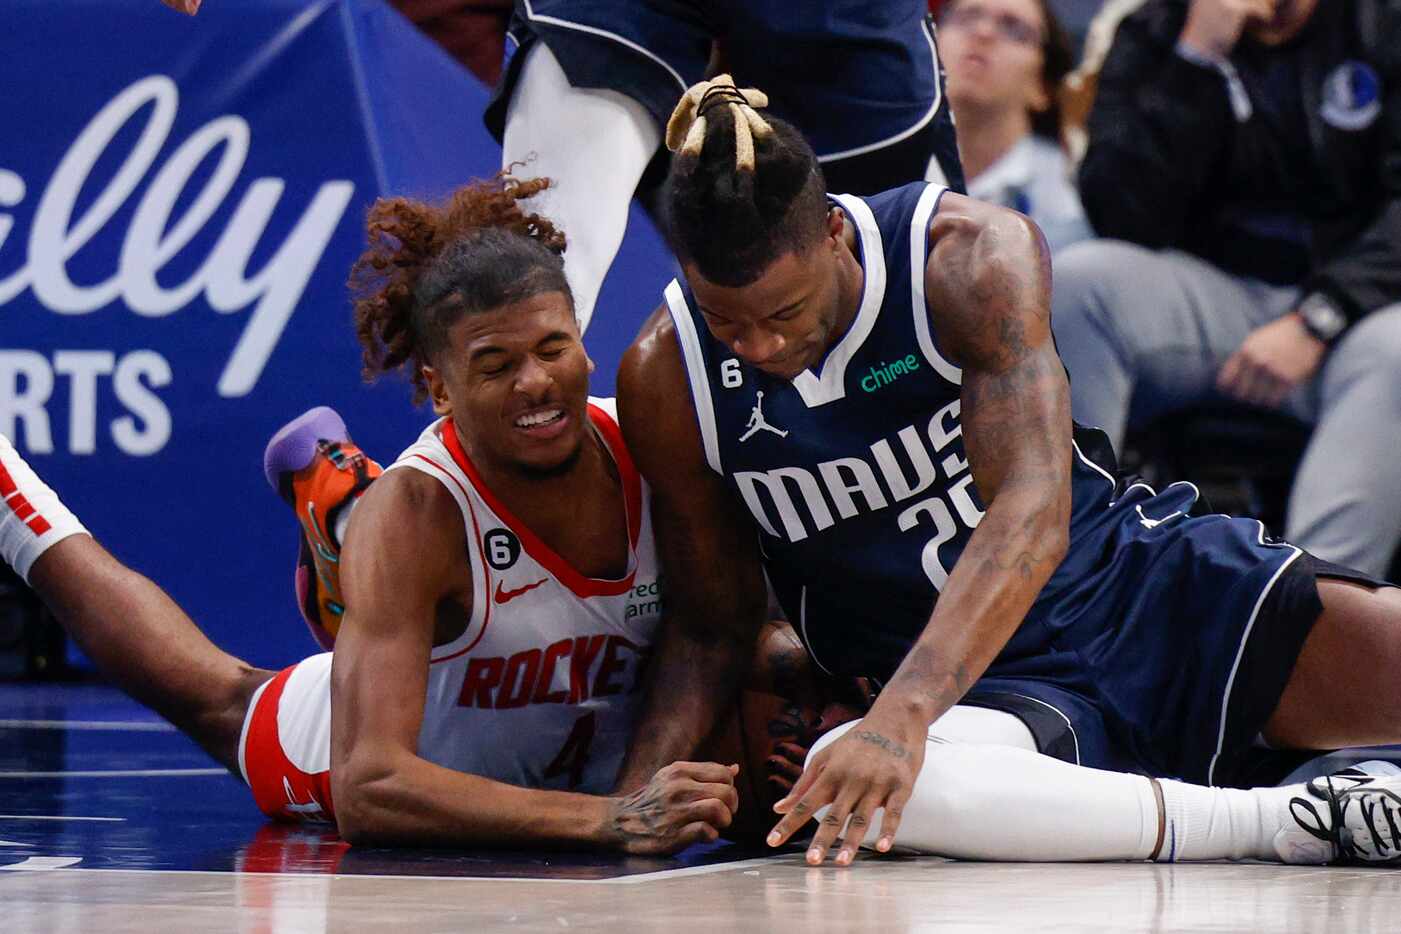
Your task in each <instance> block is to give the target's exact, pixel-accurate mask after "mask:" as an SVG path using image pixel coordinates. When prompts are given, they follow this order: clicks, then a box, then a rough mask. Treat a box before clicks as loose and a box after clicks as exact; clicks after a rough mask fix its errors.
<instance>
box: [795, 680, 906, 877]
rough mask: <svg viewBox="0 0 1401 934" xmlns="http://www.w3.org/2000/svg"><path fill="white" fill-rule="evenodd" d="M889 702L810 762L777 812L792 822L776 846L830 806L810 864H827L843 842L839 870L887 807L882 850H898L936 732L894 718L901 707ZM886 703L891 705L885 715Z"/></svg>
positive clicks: (809, 856)
mask: <svg viewBox="0 0 1401 934" xmlns="http://www.w3.org/2000/svg"><path fill="white" fill-rule="evenodd" d="M888 698H889V695H888V694H886V695H882V699H881V700H877V701H876V704H875V706H874V707H872V708H871V712H870V713H869V714H867V715H866V717H865V719H863V720H862V721H861V722H860V723H858V724H857V725H856V726H854V727H852V728H851V729H850V730H848V731H847V732H846V734H845V735H844V736H842V737H841V738H840V739H838V740H837V741H836V742H834V743H832V744H831V745H830V746H828V747H826V748H825V749H823V750H822V751H821V752H819V753H817V755H815V756H813V757H812V759H811V760H809V762H808V764H807V768H806V769H805V770H804V771H803V776H802V778H801V779H799V780H798V783H797V785H795V786H794V787H793V790H792V791H791V792H789V793H788V796H787V797H785V798H784V799H783V800H782V801H780V802H778V803H777V804H775V805H774V810H775V811H777V812H778V813H779V814H782V815H784V816H783V819H782V820H780V821H779V822H778V824H777V825H776V826H775V827H774V829H773V832H772V833H770V834H769V837H768V844H769V846H779V845H781V844H782V843H783V842H784V841H786V840H787V839H788V838H789V837H791V836H792V835H793V834H794V833H795V832H797V831H798V830H799V829H801V828H802V826H803V825H804V824H806V823H807V822H808V821H809V820H811V819H812V818H813V817H814V816H815V815H816V814H817V812H818V811H820V810H821V809H822V808H824V807H828V805H830V807H828V810H827V813H826V815H825V816H824V817H823V818H822V822H821V826H819V827H818V830H817V833H816V834H815V835H814V836H813V838H812V843H811V844H810V845H809V846H808V852H807V861H808V863H809V864H810V865H813V866H817V865H820V864H821V863H822V861H823V860H824V859H825V858H826V856H827V851H828V849H829V848H830V847H831V846H832V844H833V843H834V842H835V841H836V839H837V838H838V837H839V836H840V837H841V839H842V846H841V850H840V852H838V854H837V865H839V866H846V865H848V864H849V863H850V862H851V861H852V859H853V858H854V857H855V855H856V850H857V848H858V847H860V846H861V842H862V840H864V839H865V837H866V833H867V831H868V830H869V829H870V825H871V821H872V819H873V816H874V814H875V812H876V810H877V809H878V808H884V809H885V815H884V818H883V819H882V821H881V829H880V838H879V839H878V840H877V841H876V849H877V850H878V851H879V852H882V853H884V852H886V851H888V850H889V849H890V847H891V846H892V845H893V844H894V842H895V831H896V829H897V828H898V827H899V826H900V812H901V811H902V810H903V809H904V807H905V802H906V801H908V800H909V798H910V793H911V792H912V791H913V790H914V786H915V778H916V777H918V775H919V769H920V766H922V765H923V764H924V741H925V734H926V732H927V731H928V725H927V724H926V723H924V722H923V720H922V718H920V717H913V716H911V715H909V714H901V713H893V712H892V711H894V710H897V709H898V708H897V707H896V706H895V704H894V703H893V702H890V701H888V700H887V699H888ZM882 700H887V706H885V708H884V709H882Z"/></svg>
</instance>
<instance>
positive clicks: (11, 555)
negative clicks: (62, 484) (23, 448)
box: [0, 436, 88, 583]
mask: <svg viewBox="0 0 1401 934" xmlns="http://www.w3.org/2000/svg"><path fill="white" fill-rule="evenodd" d="M0 496H3V497H4V499H5V505H4V507H3V508H0V557H3V558H4V559H5V563H6V564H8V565H9V566H10V567H12V568H14V569H15V573H16V574H18V575H19V576H20V577H22V578H24V581H25V583H28V582H29V569H30V568H32V567H33V566H34V562H35V561H38V560H39V556H40V555H42V554H43V553H44V552H46V551H48V550H49V549H50V548H52V547H53V546H54V545H57V544H58V543H59V542H61V541H63V540H64V539H65V538H67V537H68V536H70V535H78V534H83V535H86V534H87V531H88V530H87V529H85V528H83V524H82V523H81V522H79V521H78V517H77V516H75V515H73V513H71V512H69V511H68V507H67V506H65V505H63V503H61V502H59V499H58V494H56V493H55V492H54V491H53V490H51V489H49V487H48V486H47V485H46V484H45V483H44V481H43V480H40V479H39V477H38V475H37V474H35V473H34V471H33V470H31V469H30V467H29V465H28V464H26V463H25V462H24V458H22V457H20V455H19V452H18V451H16V450H15V447H14V445H12V444H11V443H10V440H9V439H8V438H6V437H4V436H0Z"/></svg>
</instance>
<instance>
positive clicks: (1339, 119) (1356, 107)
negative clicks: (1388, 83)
mask: <svg viewBox="0 0 1401 934" xmlns="http://www.w3.org/2000/svg"><path fill="white" fill-rule="evenodd" d="M1381 86H1382V83H1381V79H1380V78H1379V77H1378V76H1377V73H1376V71H1374V70H1373V69H1372V66H1370V65H1368V64H1367V63H1366V62H1359V61H1347V62H1343V63H1342V64H1341V65H1339V66H1338V67H1337V68H1334V69H1333V70H1332V71H1331V72H1330V73H1329V74H1328V77H1327V78H1326V79H1324V81H1323V106H1322V107H1321V108H1319V115H1320V116H1322V117H1323V120H1324V122H1326V123H1327V124H1328V125H1329V126H1331V127H1333V128H1334V129H1337V130H1344V131H1347V132H1356V131H1358V130H1365V129H1366V128H1367V127H1369V126H1371V125H1372V124H1373V123H1374V122H1376V119H1377V117H1378V116H1379V115H1380V114H1381V112H1382V102H1381V97H1382V95H1381Z"/></svg>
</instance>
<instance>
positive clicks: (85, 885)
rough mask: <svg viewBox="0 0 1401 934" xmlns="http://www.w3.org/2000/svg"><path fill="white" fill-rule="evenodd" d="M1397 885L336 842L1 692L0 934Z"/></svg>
mask: <svg viewBox="0 0 1401 934" xmlns="http://www.w3.org/2000/svg"><path fill="white" fill-rule="evenodd" d="M1398 919H1401V874H1398V873H1396V872H1392V871H1387V870H1364V869H1311V868H1292V867H1280V866H1269V865H1232V864H1215V865H1178V866H1150V865H1141V864H1109V865H1046V864H988V863H955V862H947V861H942V860H937V859H882V860H876V859H868V860H863V861H860V862H858V863H857V864H856V865H855V866H852V867H851V868H849V869H845V870H841V869H836V868H834V867H823V868H820V869H811V868H808V867H806V866H805V865H803V863H802V859H801V854H800V853H797V852H793V853H788V854H783V855H779V856H769V855H761V854H756V853H755V852H753V851H746V850H743V849H741V848H738V847H733V846H728V845H725V846H718V847H711V848H701V849H697V850H695V851H691V852H688V853H686V854H683V856H682V857H681V858H679V859H669V860H640V859H623V858H616V857H608V856H590V855H571V854H550V853H515V854H511V853H488V852H480V851H478V852H471V853H450V852H441V851H389V850H362V849H349V848H347V847H346V846H345V845H344V844H343V843H341V842H340V841H339V840H338V839H336V837H335V836H334V835H333V834H330V833H327V832H325V831H323V830H318V829H315V828H288V827H282V826H276V825H271V824H268V823H266V822H265V821H263V820H262V818H261V816H260V815H259V814H258V813H257V811H256V809H255V808H254V807H253V805H252V803H251V800H250V799H249V798H248V794H247V791H246V790H245V789H244V788H243V787H242V785H241V783H240V782H239V781H238V780H236V779H234V778H232V777H231V776H229V775H227V774H225V773H222V772H221V771H220V770H219V769H217V768H213V767H212V764H211V763H210V762H209V760H208V759H207V758H205V757H204V756H203V754H202V753H200V752H199V750H197V749H195V748H194V747H193V746H192V745H191V744H190V743H189V742H188V741H186V740H185V739H184V737H182V736H180V735H179V734H178V733H175V732H173V731H171V730H169V729H168V728H166V727H165V726H164V725H163V724H161V723H159V722H158V721H155V720H153V719H151V717H150V716H149V714H146V713H145V712H144V711H142V710H140V708H138V707H136V706H135V705H134V704H131V703H130V702H129V701H126V700H125V699H123V698H121V697H120V696H119V695H117V694H115V692H112V691H110V690H107V689H102V688H91V687H87V688H81V687H80V688H38V689H36V688H33V687H19V686H9V687H0V932H4V934H11V932H13V934H27V932H45V934H48V932H54V934H66V932H82V934H88V932H111V934H122V932H133V934H135V932H141V934H166V932H170V934H176V932H178V934H186V932H205V931H209V932H223V931H229V932H238V934H253V932H258V934H261V932H309V934H312V932H314V934H322V932H338V931H356V930H371V931H390V930H392V931H395V932H396V934H397V932H400V931H402V932H404V934H408V932H415V934H417V932H431V931H469V932H474V934H476V932H487V931H570V930H582V931H610V932H618V931H677V932H693V931H694V932H719V934H740V932H749V931H804V932H826V931H881V932H902V931H952V932H960V931H969V932H972V931H1105V932H1110V931H1112V932H1121V931H1220V932H1240V931H1251V932H1296V931H1299V932H1306V931H1320V932H1322V931H1329V932H1334V931H1377V932H1393V931H1396V930H1398V927H1399V925H1398Z"/></svg>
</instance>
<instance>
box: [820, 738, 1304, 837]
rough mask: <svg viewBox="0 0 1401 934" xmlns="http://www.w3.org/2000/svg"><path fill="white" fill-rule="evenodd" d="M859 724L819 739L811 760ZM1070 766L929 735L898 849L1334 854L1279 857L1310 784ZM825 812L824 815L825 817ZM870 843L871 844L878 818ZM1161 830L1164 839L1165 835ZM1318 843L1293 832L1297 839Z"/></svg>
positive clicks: (1023, 751) (1015, 750) (1013, 750)
mask: <svg viewBox="0 0 1401 934" xmlns="http://www.w3.org/2000/svg"><path fill="white" fill-rule="evenodd" d="M859 726H860V721H856V722H854V723H851V724H844V725H843V726H841V727H838V728H837V729H836V730H833V731H832V732H831V733H828V734H827V735H825V736H823V737H822V739H820V740H819V741H818V742H817V743H816V744H814V746H813V750H812V752H813V753H816V752H817V751H818V750H820V749H822V748H823V747H825V746H826V745H828V744H829V743H831V742H833V741H835V740H836V739H837V738H838V737H839V736H840V735H842V734H843V733H844V732H846V731H847V730H849V729H853V728H857V727H859ZM1153 784H1154V783H1153V781H1152V780H1150V779H1148V778H1145V777H1144V776H1142V775H1131V774H1128V773H1123V772H1107V771H1104V770H1101V769H1091V768H1085V767H1083V766H1077V765H1071V764H1069V763H1067V762H1062V761H1061V760H1059V759H1053V758H1051V757H1050V756H1043V755H1041V754H1039V753H1035V752H1030V751H1028V750H1026V749H1018V748H1013V747H1010V746H996V745H980V744H979V745H975V744H970V743H963V742H958V743H949V742H945V741H943V740H941V739H938V738H934V737H931V738H930V740H929V742H928V744H927V746H926V748H925V758H924V766H923V768H922V769H921V770H920V773H919V777H918V778H917V779H916V781H915V788H914V793H913V794H912V795H911V796H910V800H909V801H908V802H907V803H906V805H905V811H904V816H903V817H902V819H901V821H900V829H899V832H898V833H897V834H896V837H895V845H896V847H898V848H902V849H908V850H915V851H918V852H922V853H932V854H935V855H938V856H950V857H954V858H956V859H978V860H996V861H1047V862H1079V861H1107V860H1146V859H1149V858H1153V855H1154V852H1155V850H1156V852H1157V855H1156V859H1157V860H1158V861H1159V862H1170V861H1176V862H1182V861H1187V860H1218V859H1262V860H1270V861H1275V862H1278V861H1280V860H1281V859H1282V858H1283V859H1288V861H1289V862H1321V861H1324V860H1325V859H1326V858H1327V856H1328V855H1330V854H1329V852H1326V847H1318V846H1314V847H1304V848H1301V849H1296V850H1295V851H1294V852H1285V853H1281V852H1280V851H1279V850H1278V849H1277V840H1279V839H1280V837H1279V832H1280V830H1281V829H1286V828H1293V827H1295V822H1294V820H1293V818H1292V817H1291V816H1290V814H1289V801H1290V799H1292V798H1294V797H1297V796H1298V795H1300V794H1301V793H1302V790H1303V786H1301V785H1293V786H1289V787H1285V788H1257V789H1252V790H1250V791H1240V790H1236V789H1232V788H1206V787H1202V786H1197V785H1187V784H1184V783H1182V782H1176V781H1171V780H1163V779H1160V780H1158V787H1159V788H1161V790H1162V795H1163V813H1164V814H1165V815H1166V820H1165V821H1163V820H1161V819H1160V817H1159V808H1158V798H1157V795H1156V794H1155V792H1154V790H1153ZM822 813H823V812H822V811H819V812H818V814H819V817H820V816H821V814H822ZM877 814H878V816H877V817H876V818H875V819H874V820H872V822H871V827H870V830H869V831H868V832H867V835H866V839H865V841H864V845H865V846H868V847H869V846H873V845H874V844H875V842H876V840H877V839H879V836H880V824H881V817H880V816H879V814H880V812H877ZM1160 826H1161V828H1162V834H1161V837H1160V835H1159V828H1160ZM1296 837H1297V838H1299V839H1302V840H1303V841H1304V842H1305V843H1307V842H1308V841H1309V840H1311V839H1312V838H1308V837H1307V835H1302V834H1293V835H1290V839H1294V838H1296Z"/></svg>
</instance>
